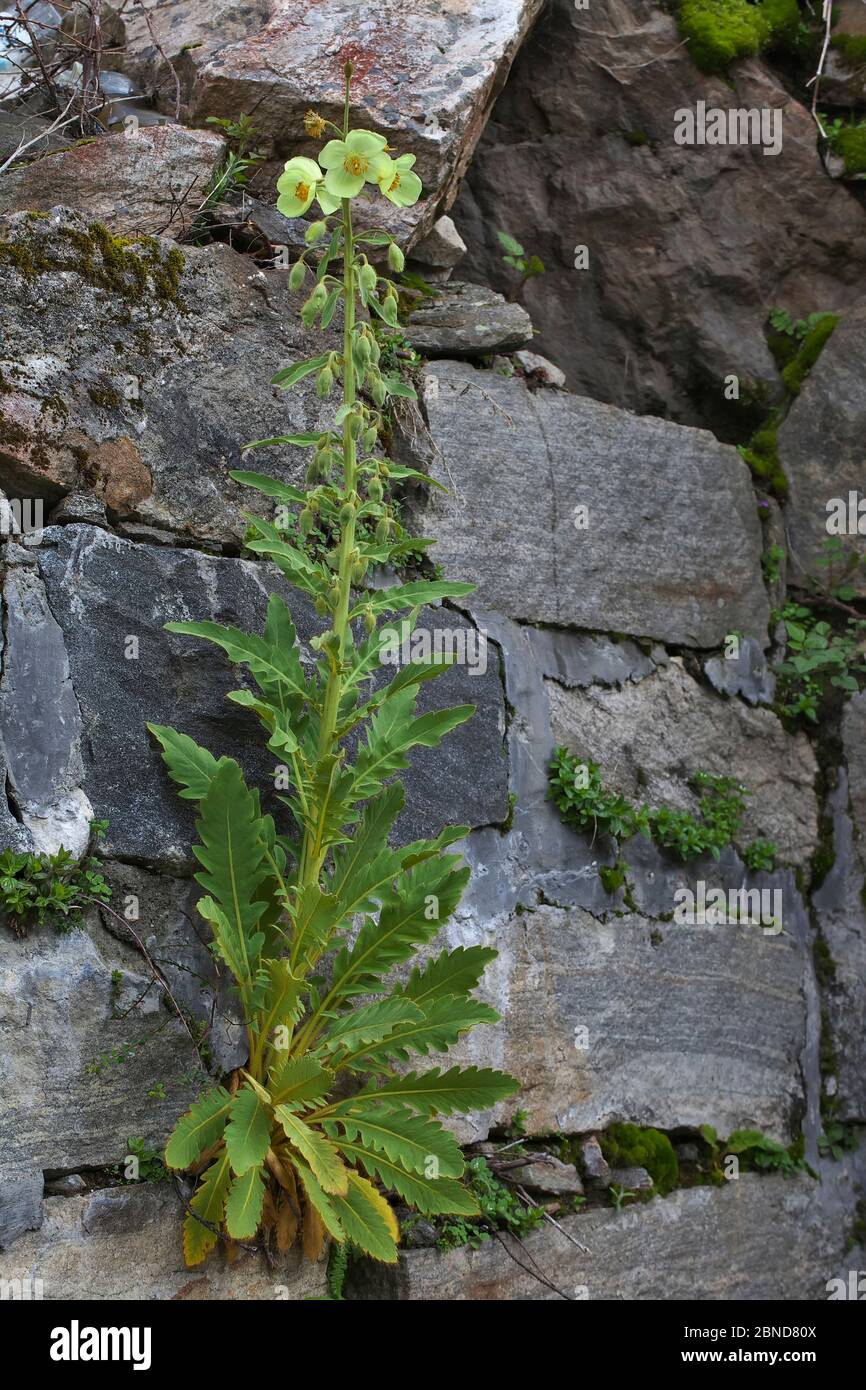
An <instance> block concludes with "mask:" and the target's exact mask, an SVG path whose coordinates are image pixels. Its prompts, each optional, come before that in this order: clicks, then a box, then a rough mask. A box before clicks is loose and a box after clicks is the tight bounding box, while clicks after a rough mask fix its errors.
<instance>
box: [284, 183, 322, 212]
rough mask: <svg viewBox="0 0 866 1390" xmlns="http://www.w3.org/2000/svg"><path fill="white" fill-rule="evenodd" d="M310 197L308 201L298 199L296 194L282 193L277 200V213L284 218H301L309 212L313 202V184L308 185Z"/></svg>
mask: <svg viewBox="0 0 866 1390" xmlns="http://www.w3.org/2000/svg"><path fill="white" fill-rule="evenodd" d="M308 186H309V190H310V196H309V197H308V198H306V199H301V198H296V197H295V194H294V192H285V193H281V194H280V196H279V198H278V199H277V211H278V212H281V213H282V214H283V216H284V217H300V216H302V214H303V213H305V212H306V211H307V208H308V207H309V206H310V203H311V202H312V201H313V194H314V192H315V188H314V186H313V185H312V184H310V185H308Z"/></svg>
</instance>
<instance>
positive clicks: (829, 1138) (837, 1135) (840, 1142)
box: [818, 1120, 857, 1163]
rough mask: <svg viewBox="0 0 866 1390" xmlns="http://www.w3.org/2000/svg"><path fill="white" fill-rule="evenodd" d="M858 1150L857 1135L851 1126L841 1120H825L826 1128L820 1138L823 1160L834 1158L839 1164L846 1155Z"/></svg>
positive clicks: (820, 1150)
mask: <svg viewBox="0 0 866 1390" xmlns="http://www.w3.org/2000/svg"><path fill="white" fill-rule="evenodd" d="M856 1148H857V1135H856V1133H855V1131H854V1129H853V1127H852V1126H851V1125H846V1124H843V1123H842V1122H841V1120H825V1122H824V1128H823V1130H822V1131H821V1133H820V1135H819V1136H818V1152H819V1154H820V1155H821V1157H822V1158H832V1159H835V1160H836V1162H837V1163H838V1162H839V1161H840V1160H841V1159H843V1158H844V1157H845V1154H846V1153H853V1152H854V1150H855V1149H856Z"/></svg>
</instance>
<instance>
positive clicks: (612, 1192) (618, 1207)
mask: <svg viewBox="0 0 866 1390" xmlns="http://www.w3.org/2000/svg"><path fill="white" fill-rule="evenodd" d="M607 1191H608V1195H609V1197H610V1204H611V1206H612V1207H613V1209H614V1211H622V1209H623V1207H624V1206H625V1204H626V1202H627V1201H628V1199H629V1197H637V1196H638V1195H639V1194H638V1193H637V1192H633V1191H632V1189H631V1188H630V1187H621V1186H620V1185H619V1184H618V1183H611V1185H610V1187H609V1188H608V1189H607Z"/></svg>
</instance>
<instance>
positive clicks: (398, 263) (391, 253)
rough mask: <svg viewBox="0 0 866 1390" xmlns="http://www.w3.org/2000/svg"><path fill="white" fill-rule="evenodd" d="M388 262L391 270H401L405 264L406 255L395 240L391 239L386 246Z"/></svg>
mask: <svg viewBox="0 0 866 1390" xmlns="http://www.w3.org/2000/svg"><path fill="white" fill-rule="evenodd" d="M388 264H389V266H390V267H391V269H392V270H396V271H401V270H402V269H403V267H404V265H405V264H406V257H405V256H404V255H403V252H402V251H401V250H400V247H399V246H398V245H397V243H396V241H392V242H391V244H390V246H389V247H388Z"/></svg>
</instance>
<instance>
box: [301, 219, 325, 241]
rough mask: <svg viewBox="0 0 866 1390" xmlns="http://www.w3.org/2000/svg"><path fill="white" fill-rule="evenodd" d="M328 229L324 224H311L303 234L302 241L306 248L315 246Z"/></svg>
mask: <svg viewBox="0 0 866 1390" xmlns="http://www.w3.org/2000/svg"><path fill="white" fill-rule="evenodd" d="M327 230H328V228H327V227H326V226H325V223H324V222H311V223H310V225H309V227H308V228H307V230H306V231H305V232H304V241H305V242H306V243H307V245H308V246H315V244H316V242H317V241H321V240H322V237H323V236H324V235H325V232H326V231H327Z"/></svg>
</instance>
